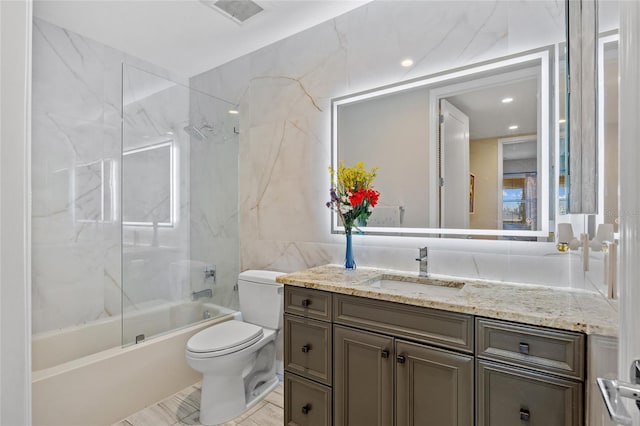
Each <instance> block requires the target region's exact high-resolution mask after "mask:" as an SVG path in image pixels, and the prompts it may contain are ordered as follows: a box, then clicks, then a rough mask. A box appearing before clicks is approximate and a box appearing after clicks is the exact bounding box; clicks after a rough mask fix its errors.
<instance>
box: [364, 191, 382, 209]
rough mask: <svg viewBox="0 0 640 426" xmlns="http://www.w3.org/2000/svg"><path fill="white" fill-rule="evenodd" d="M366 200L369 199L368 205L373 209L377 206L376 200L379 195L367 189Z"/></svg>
mask: <svg viewBox="0 0 640 426" xmlns="http://www.w3.org/2000/svg"><path fill="white" fill-rule="evenodd" d="M367 198H368V199H369V203H370V204H371V207H375V206H376V204H378V198H380V193H379V192H378V191H376V190H375V189H368V190H367Z"/></svg>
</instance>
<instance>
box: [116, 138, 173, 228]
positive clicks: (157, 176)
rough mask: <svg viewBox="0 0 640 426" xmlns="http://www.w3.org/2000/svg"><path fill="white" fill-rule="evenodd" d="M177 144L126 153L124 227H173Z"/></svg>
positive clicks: (124, 162) (167, 142)
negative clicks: (175, 151)
mask: <svg viewBox="0 0 640 426" xmlns="http://www.w3.org/2000/svg"><path fill="white" fill-rule="evenodd" d="M173 151H174V150H173V141H164V142H161V143H157V144H153V145H147V146H144V147H141V148H136V149H131V150H127V151H123V152H122V167H123V170H122V174H123V177H122V178H123V180H124V181H125V182H128V185H126V186H124V185H123V187H122V223H123V224H124V225H138V226H173V224H174V222H175V214H174V211H175V206H174V204H175V199H176V197H175V189H174V184H173V182H175V179H174V175H175V173H174V158H173V157H174V153H173Z"/></svg>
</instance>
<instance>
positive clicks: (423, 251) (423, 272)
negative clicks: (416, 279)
mask: <svg viewBox="0 0 640 426" xmlns="http://www.w3.org/2000/svg"><path fill="white" fill-rule="evenodd" d="M416 260H417V261H418V262H420V276H421V277H428V276H429V249H428V248H427V247H420V257H416Z"/></svg>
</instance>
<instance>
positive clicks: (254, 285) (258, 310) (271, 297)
mask: <svg viewBox="0 0 640 426" xmlns="http://www.w3.org/2000/svg"><path fill="white" fill-rule="evenodd" d="M278 275H284V273H283V272H275V271H257V270H251V271H245V272H241V273H240V275H238V292H239V299H240V312H242V318H243V319H244V321H246V322H248V323H251V324H255V325H259V326H262V327H267V328H271V329H274V330H278V329H280V328H281V327H282V304H283V299H284V297H283V295H282V293H283V286H282V284H278V283H276V277H277V276H278Z"/></svg>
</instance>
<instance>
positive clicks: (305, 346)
mask: <svg viewBox="0 0 640 426" xmlns="http://www.w3.org/2000/svg"><path fill="white" fill-rule="evenodd" d="M310 350H311V345H309V344H307V345H304V346H303V347H302V352H304V353H305V354H306V353H307V352H309V351H310Z"/></svg>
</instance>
